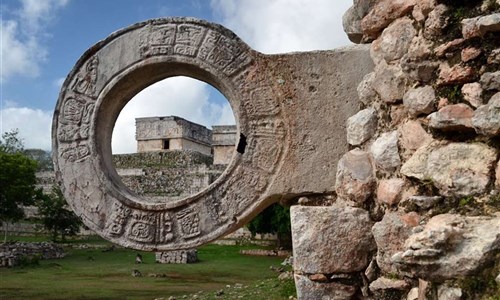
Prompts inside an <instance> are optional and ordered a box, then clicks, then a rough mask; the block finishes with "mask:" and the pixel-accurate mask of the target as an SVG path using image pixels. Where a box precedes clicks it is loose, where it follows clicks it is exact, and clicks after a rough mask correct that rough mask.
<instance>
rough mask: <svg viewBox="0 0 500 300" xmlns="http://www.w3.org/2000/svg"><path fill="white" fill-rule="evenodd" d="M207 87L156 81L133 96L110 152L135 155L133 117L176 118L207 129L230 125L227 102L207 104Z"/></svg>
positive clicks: (184, 79)
mask: <svg viewBox="0 0 500 300" xmlns="http://www.w3.org/2000/svg"><path fill="white" fill-rule="evenodd" d="M209 89H210V88H209V86H208V85H207V84H206V83H204V82H201V81H198V80H195V79H191V78H188V77H173V78H169V79H166V80H163V81H160V82H157V83H155V84H153V85H151V86H149V87H148V88H146V89H144V90H142V91H141V92H140V93H139V94H137V95H136V96H135V97H134V98H132V100H130V102H129V103H128V104H127V105H126V106H125V107H124V109H123V110H122V111H121V113H120V116H119V117H118V119H117V121H116V123H115V128H114V130H113V138H112V148H113V153H132V152H136V148H137V144H136V141H135V118H139V117H154V116H171V115H175V116H179V117H182V118H185V119H187V120H189V121H192V122H195V123H198V124H201V125H204V126H206V127H207V128H209V129H211V126H212V125H221V124H234V117H233V112H232V110H231V108H230V106H229V102H228V103H224V104H218V103H215V102H213V101H209V95H210V90H209Z"/></svg>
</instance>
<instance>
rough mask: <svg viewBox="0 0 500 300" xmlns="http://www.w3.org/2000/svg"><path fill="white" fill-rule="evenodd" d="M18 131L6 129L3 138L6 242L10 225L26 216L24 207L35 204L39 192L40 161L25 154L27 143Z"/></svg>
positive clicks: (0, 217)
mask: <svg viewBox="0 0 500 300" xmlns="http://www.w3.org/2000/svg"><path fill="white" fill-rule="evenodd" d="M17 134H18V131H17V130H12V131H11V132H6V133H4V134H3V135H2V140H0V221H1V222H2V223H3V225H4V228H5V236H4V242H5V241H6V240H7V234H8V230H9V226H8V224H9V223H13V222H17V221H19V220H20V219H22V218H23V217H24V210H23V208H22V206H23V205H30V204H32V203H33V201H34V197H35V195H36V193H35V188H36V187H35V184H36V177H35V172H36V170H37V163H36V161H34V160H32V159H30V158H29V157H27V156H26V155H24V154H23V153H22V151H23V144H22V141H21V140H20V139H19V138H18V137H17Z"/></svg>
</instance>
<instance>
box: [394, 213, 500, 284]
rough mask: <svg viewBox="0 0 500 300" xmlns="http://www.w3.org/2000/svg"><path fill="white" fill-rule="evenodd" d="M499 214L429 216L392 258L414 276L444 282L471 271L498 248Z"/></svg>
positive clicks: (482, 263) (499, 246)
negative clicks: (424, 223) (488, 215)
mask: <svg viewBox="0 0 500 300" xmlns="http://www.w3.org/2000/svg"><path fill="white" fill-rule="evenodd" d="M499 232H500V215H497V216H495V217H484V216H483V217H466V216H461V215H454V214H442V215H437V216H434V217H432V218H431V219H430V220H429V222H428V223H427V224H426V225H425V227H424V230H423V231H422V232H418V233H415V234H413V235H411V236H410V237H409V238H408V239H407V240H406V242H405V244H404V250H402V251H401V252H398V253H395V254H394V255H393V257H392V258H391V261H392V262H394V263H395V264H397V265H398V266H399V267H400V268H402V269H403V270H405V271H407V272H409V273H411V274H412V275H413V276H415V277H418V278H422V279H424V280H429V281H443V280H449V279H453V278H458V277H460V276H466V275H470V274H474V273H475V272H476V271H477V270H478V269H479V268H482V267H483V266H485V265H486V264H488V263H490V262H492V261H493V260H494V259H495V256H496V253H498V251H499V250H500V234H499Z"/></svg>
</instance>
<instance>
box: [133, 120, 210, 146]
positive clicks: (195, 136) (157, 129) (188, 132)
mask: <svg viewBox="0 0 500 300" xmlns="http://www.w3.org/2000/svg"><path fill="white" fill-rule="evenodd" d="M135 123H136V134H135V138H136V140H137V151H138V152H148V151H160V150H194V151H198V152H201V153H203V154H206V155H210V154H211V145H210V142H211V139H212V131H211V130H210V129H208V128H206V127H205V126H202V125H199V124H196V123H193V122H190V121H188V120H185V119H183V118H180V117H176V116H168V117H149V118H137V119H136V120H135ZM165 140H168V141H169V142H168V144H169V145H168V148H166V147H165V144H164V141H165Z"/></svg>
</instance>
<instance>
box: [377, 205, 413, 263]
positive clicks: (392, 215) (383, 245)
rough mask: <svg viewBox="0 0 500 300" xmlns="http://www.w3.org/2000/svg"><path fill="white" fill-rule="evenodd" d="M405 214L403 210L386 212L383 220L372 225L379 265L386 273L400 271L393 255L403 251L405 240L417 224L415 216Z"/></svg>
mask: <svg viewBox="0 0 500 300" xmlns="http://www.w3.org/2000/svg"><path fill="white" fill-rule="evenodd" d="M403 216H404V214H403V213H401V212H386V213H385V215H384V218H383V219H382V221H380V222H378V223H375V225H374V226H373V227H372V233H373V237H374V238H375V242H376V243H377V265H378V266H379V268H380V269H381V270H382V271H383V272H385V273H397V272H398V269H397V268H396V266H395V265H394V264H393V263H392V261H391V257H392V256H393V255H394V254H396V253H397V252H400V251H403V249H404V243H405V240H406V239H407V238H408V237H409V236H410V235H411V233H412V228H413V227H414V226H416V225H415V217H411V218H408V217H403ZM417 224H418V223H417Z"/></svg>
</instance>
